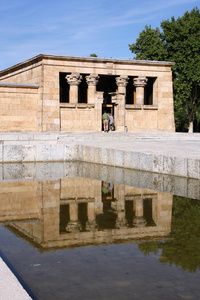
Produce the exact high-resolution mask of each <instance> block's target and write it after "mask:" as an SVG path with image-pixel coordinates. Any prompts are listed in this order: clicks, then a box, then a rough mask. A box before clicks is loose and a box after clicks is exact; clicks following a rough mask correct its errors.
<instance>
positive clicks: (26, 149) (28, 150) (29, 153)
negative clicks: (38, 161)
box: [22, 145, 36, 162]
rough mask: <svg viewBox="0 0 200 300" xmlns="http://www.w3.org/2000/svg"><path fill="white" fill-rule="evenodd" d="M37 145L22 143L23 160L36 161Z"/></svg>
mask: <svg viewBox="0 0 200 300" xmlns="http://www.w3.org/2000/svg"><path fill="white" fill-rule="evenodd" d="M35 156H36V147H35V146H34V145H22V161H24V162H33V161H35Z"/></svg>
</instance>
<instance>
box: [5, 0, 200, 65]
mask: <svg viewBox="0 0 200 300" xmlns="http://www.w3.org/2000/svg"><path fill="white" fill-rule="evenodd" d="M196 6H197V7H198V8H200V0H141V1H139V0H123V1H118V0H100V1H97V0H84V1H83V0H74V1H72V0H54V1H52V0H48V1H47V0H34V1H29V0H0V70H3V69H6V68H8V67H10V66H12V65H15V64H17V63H20V62H22V61H24V60H26V59H29V58H31V57H33V56H36V55H38V54H52V55H67V56H84V57H88V56H90V54H91V53H96V54H97V55H98V57H104V58H111V57H112V58H119V59H132V58H133V56H134V55H133V54H132V53H131V52H130V50H129V47H128V44H132V43H135V42H136V39H137V38H138V36H139V33H140V32H141V31H142V30H143V29H144V27H145V25H151V27H152V28H153V29H154V28H156V27H159V28H160V22H162V21H163V20H167V19H171V17H172V16H174V17H175V19H177V18H178V17H181V16H183V14H184V13H185V12H186V11H187V10H188V11H189V12H190V11H191V10H192V9H193V8H194V7H196Z"/></svg>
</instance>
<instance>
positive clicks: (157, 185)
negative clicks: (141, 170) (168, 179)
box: [152, 173, 164, 192]
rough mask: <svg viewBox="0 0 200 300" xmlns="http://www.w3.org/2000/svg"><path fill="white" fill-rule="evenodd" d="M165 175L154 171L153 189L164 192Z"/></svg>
mask: <svg viewBox="0 0 200 300" xmlns="http://www.w3.org/2000/svg"><path fill="white" fill-rule="evenodd" d="M163 177H164V176H163V175H162V174H156V173H153V182H152V184H153V190H154V191H159V192H163Z"/></svg>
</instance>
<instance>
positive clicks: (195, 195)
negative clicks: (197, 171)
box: [187, 178, 200, 199]
mask: <svg viewBox="0 0 200 300" xmlns="http://www.w3.org/2000/svg"><path fill="white" fill-rule="evenodd" d="M198 186H199V180H197V179H193V178H188V185H187V187H188V191H187V194H188V195H187V197H188V198H192V199H199V196H200V195H199V192H200V191H199V187H198Z"/></svg>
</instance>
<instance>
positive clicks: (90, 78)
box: [85, 74, 99, 86]
mask: <svg viewBox="0 0 200 300" xmlns="http://www.w3.org/2000/svg"><path fill="white" fill-rule="evenodd" d="M85 78H86V81H87V84H88V85H93V86H96V85H97V82H98V80H99V76H98V75H95V74H90V75H88V76H86V77H85Z"/></svg>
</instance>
